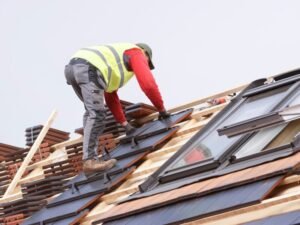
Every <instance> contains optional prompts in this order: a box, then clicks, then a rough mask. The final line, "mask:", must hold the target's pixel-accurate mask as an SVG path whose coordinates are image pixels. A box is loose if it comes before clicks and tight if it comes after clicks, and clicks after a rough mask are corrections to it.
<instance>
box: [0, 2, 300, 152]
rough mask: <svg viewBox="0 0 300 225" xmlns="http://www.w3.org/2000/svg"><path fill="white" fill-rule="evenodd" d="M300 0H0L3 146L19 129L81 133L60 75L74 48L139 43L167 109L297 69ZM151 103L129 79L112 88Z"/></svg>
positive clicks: (75, 105) (15, 140)
mask: <svg viewBox="0 0 300 225" xmlns="http://www.w3.org/2000/svg"><path fill="white" fill-rule="evenodd" d="M299 12H300V1H297V0H294V1H291V0H281V1H279V0H226V1H225V0H185V1H183V0H151V1H145V0H126V1H122V0H106V1H103V0H85V1H83V0H48V1H45V0H26V1H24V0H19V1H17V0H0V29H1V32H0V65H1V69H0V77H1V81H0V98H1V102H0V106H1V114H0V115H1V116H0V125H1V128H0V142H2V143H7V144H12V145H17V146H21V147H24V145H25V137H24V135H25V131H24V130H25V128H27V127H30V126H33V125H37V124H43V123H44V122H45V121H46V120H47V118H48V117H49V115H50V113H51V111H52V110H53V109H54V108H56V109H57V110H58V112H59V114H58V117H57V119H56V121H55V123H54V124H53V127H55V128H59V129H63V130H65V131H69V132H73V131H74V129H75V128H78V127H81V120H82V119H81V118H82V114H83V106H82V103H81V102H80V101H79V100H78V99H77V97H76V95H75V94H74V93H73V91H72V89H71V87H70V86H67V85H66V83H65V79H64V74H63V70H64V66H65V64H66V63H67V62H68V61H69V57H70V56H71V55H72V54H73V53H74V52H75V51H76V50H77V49H79V48H81V47H86V46H90V45H95V44H107V43H113V42H133V43H136V42H146V43H148V44H149V45H150V46H152V49H153V55H154V56H153V57H154V60H153V61H154V63H155V66H156V69H155V70H154V71H153V73H154V75H155V78H156V80H157V83H158V84H159V87H160V89H161V93H162V95H163V98H164V101H165V105H166V107H167V108H168V107H172V106H176V105H180V104H183V103H187V102H189V101H192V100H195V99H199V98H202V97H205V96H208V95H211V94H214V93H218V92H221V91H223V90H225V89H229V88H232V87H235V86H238V85H241V84H244V83H248V82H250V81H252V80H255V79H257V78H261V77H266V76H270V75H275V74H277V73H280V72H283V71H287V70H291V69H294V68H297V67H299V65H300V57H299V53H300V30H299V23H300V13H299ZM119 96H120V98H122V99H124V100H128V101H132V102H147V103H148V102H149V101H148V100H147V98H146V97H145V96H144V94H143V93H142V92H141V91H140V89H139V86H138V84H137V82H136V81H135V79H133V81H130V83H129V84H128V85H127V86H126V87H124V88H123V89H122V90H120V92H119Z"/></svg>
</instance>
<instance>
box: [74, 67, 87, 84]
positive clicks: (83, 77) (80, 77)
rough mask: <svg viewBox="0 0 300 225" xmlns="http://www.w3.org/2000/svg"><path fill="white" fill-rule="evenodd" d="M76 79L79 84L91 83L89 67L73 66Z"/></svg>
mask: <svg viewBox="0 0 300 225" xmlns="http://www.w3.org/2000/svg"><path fill="white" fill-rule="evenodd" d="M73 70H74V77H75V80H76V82H77V84H79V85H80V84H87V83H89V82H90V79H89V66H88V65H85V64H76V65H73Z"/></svg>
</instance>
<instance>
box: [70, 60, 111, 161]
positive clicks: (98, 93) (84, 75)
mask: <svg viewBox="0 0 300 225" xmlns="http://www.w3.org/2000/svg"><path fill="white" fill-rule="evenodd" d="M65 77H66V80H67V83H68V84H69V85H72V87H73V89H74V91H75V93H76V94H77V96H78V97H79V99H80V100H81V101H82V102H83V103H84V107H85V113H84V115H83V129H84V136H83V160H87V159H97V157H98V153H97V152H98V151H97V149H98V139H99V136H100V135H101V134H102V132H103V130H104V127H105V124H104V120H105V117H106V110H105V106H104V100H103V98H104V89H105V83H104V81H103V80H102V79H101V76H99V71H98V70H97V69H96V68H95V67H93V66H91V65H88V64H75V65H70V64H68V65H66V67H65Z"/></svg>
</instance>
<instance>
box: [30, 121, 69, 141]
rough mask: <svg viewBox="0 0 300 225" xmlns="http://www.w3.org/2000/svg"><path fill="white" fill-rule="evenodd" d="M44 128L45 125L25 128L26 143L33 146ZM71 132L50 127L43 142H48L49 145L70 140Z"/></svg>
mask: <svg viewBox="0 0 300 225" xmlns="http://www.w3.org/2000/svg"><path fill="white" fill-rule="evenodd" d="M42 129H43V125H37V126H33V127H29V128H27V129H26V130H25V136H26V145H27V146H32V145H33V144H34V142H35V140H36V139H37V137H38V135H39V134H40V132H41V131H42ZM69 135H70V133H67V132H64V131H61V130H57V129H54V128H50V129H49V130H48V132H47V134H46V136H45V137H44V139H43V141H42V143H48V145H49V146H51V145H54V144H57V143H60V142H63V141H66V140H68V139H69V138H70V137H69Z"/></svg>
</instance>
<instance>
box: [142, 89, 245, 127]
mask: <svg viewBox="0 0 300 225" xmlns="http://www.w3.org/2000/svg"><path fill="white" fill-rule="evenodd" d="M247 86H248V84H246V85H241V86H238V87H236V88H232V89H230V90H226V91H223V92H221V93H219V94H215V95H211V96H208V97H205V98H202V99H199V100H196V101H192V102H190V103H187V104H184V105H181V106H177V107H174V108H171V109H168V112H170V113H173V112H178V111H181V110H184V109H188V108H193V107H194V106H196V105H199V104H202V103H205V102H206V101H208V100H210V99H214V98H220V97H223V96H227V95H229V94H232V93H236V92H239V91H241V90H243V89H244V88H245V87H247ZM157 116H158V113H153V114H151V115H149V116H147V117H144V118H142V119H138V120H136V122H137V123H139V124H143V123H146V122H148V121H150V120H153V119H155V118H156V117H157Z"/></svg>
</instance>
